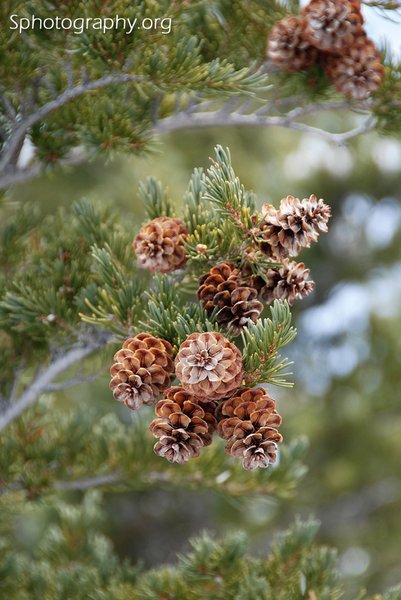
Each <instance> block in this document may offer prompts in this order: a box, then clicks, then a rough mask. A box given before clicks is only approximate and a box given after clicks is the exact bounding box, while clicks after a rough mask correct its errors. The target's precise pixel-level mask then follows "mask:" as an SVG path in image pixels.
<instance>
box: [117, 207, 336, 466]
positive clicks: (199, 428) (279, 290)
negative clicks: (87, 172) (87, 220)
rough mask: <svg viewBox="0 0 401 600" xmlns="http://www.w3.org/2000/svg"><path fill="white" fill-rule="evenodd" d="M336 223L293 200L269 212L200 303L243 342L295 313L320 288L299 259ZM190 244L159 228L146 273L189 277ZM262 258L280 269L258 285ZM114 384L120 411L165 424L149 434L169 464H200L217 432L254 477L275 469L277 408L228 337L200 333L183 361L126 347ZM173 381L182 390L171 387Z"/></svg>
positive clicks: (133, 344)
mask: <svg viewBox="0 0 401 600" xmlns="http://www.w3.org/2000/svg"><path fill="white" fill-rule="evenodd" d="M329 218H330V207H329V206H327V205H326V204H325V203H324V202H323V200H318V199H317V197H316V196H310V198H305V199H303V200H299V199H298V198H295V197H293V196H287V198H284V199H283V200H282V201H281V204H280V207H279V208H278V209H276V208H274V207H273V206H272V205H269V204H265V205H264V206H263V207H262V211H261V213H260V214H259V213H256V214H255V215H254V216H253V219H252V221H253V223H254V227H252V228H251V229H250V230H249V232H247V233H244V237H245V238H246V239H247V243H246V244H245V245H244V250H243V252H244V254H245V256H244V257H243V260H240V261H238V262H237V263H234V262H232V261H230V260H226V261H223V262H219V263H218V264H216V265H214V266H212V267H211V268H210V270H209V271H208V272H207V273H206V274H204V275H203V276H202V277H201V278H200V281H199V289H198V298H199V300H200V302H201V303H202V304H203V305H204V307H205V309H206V312H207V313H208V314H211V313H213V314H214V316H215V319H216V321H217V322H218V323H219V325H221V326H222V327H226V328H227V330H228V331H229V332H230V334H231V335H233V336H235V335H236V334H238V333H240V332H241V330H242V329H243V328H244V327H246V326H247V325H248V324H249V323H250V322H256V321H257V319H258V318H259V316H260V313H261V312H262V309H263V304H262V302H265V303H267V304H269V303H271V302H273V300H275V299H279V300H287V301H288V302H289V303H292V302H294V301H295V300H296V299H299V298H303V297H305V296H307V295H308V294H309V293H310V292H311V291H312V289H313V286H314V283H313V282H312V281H311V280H309V270H308V269H306V268H305V265H304V263H296V262H295V261H291V260H290V258H291V257H294V256H297V255H298V254H299V252H300V251H301V249H302V248H305V247H309V246H310V245H311V243H312V242H316V241H317V239H318V236H319V232H320V231H327V222H328V220H329ZM187 235H188V234H187V231H186V229H185V226H184V224H183V223H182V222H181V221H179V220H178V219H174V218H170V217H158V218H156V219H153V220H152V221H151V222H149V223H146V224H145V225H144V226H143V227H142V228H141V230H140V232H139V234H138V235H137V237H136V238H135V240H134V242H133V248H134V250H135V253H136V256H137V261H138V263H139V264H140V265H142V266H143V267H145V268H147V269H148V270H150V271H158V272H162V273H168V272H171V271H174V270H177V269H180V268H182V267H183V266H184V265H185V262H186V255H185V240H186V237H187ZM205 252H206V253H207V248H202V253H205ZM251 255H252V257H251ZM255 256H263V257H264V259H265V260H268V264H269V265H272V268H267V269H266V271H265V272H263V273H262V274H260V273H259V274H258V275H255V274H254V272H253V271H252V269H251V268H250V267H249V264H250V262H252V260H251V258H252V259H253V260H254V257H255ZM273 267H274V268H273ZM110 374H111V382H110V388H111V390H112V392H113V395H114V398H115V399H116V400H117V401H119V402H122V403H124V404H125V405H126V406H127V407H128V408H131V409H133V410H136V409H138V408H140V407H141V406H142V405H152V406H153V405H156V416H157V418H156V419H154V420H153V421H152V423H151V425H150V431H151V432H152V434H153V435H154V436H155V437H156V438H158V441H157V443H156V444H155V447H154V450H155V452H156V453H157V454H158V455H160V456H164V457H165V458H166V459H167V460H169V461H170V462H177V463H180V464H181V463H185V462H186V461H188V460H189V459H190V458H193V457H197V456H198V455H199V452H200V450H201V449H202V448H203V447H204V446H207V445H208V444H210V443H211V440H212V434H213V433H214V432H215V431H217V433H218V434H219V435H220V436H221V437H222V438H223V439H224V440H225V441H226V450H227V452H228V453H229V454H230V455H231V456H234V457H237V458H240V459H241V460H242V463H243V466H244V468H245V469H254V468H256V467H268V466H269V465H270V464H272V463H274V462H275V460H276V454H277V444H278V443H279V442H280V441H281V439H282V437H281V435H280V433H279V432H278V431H277V427H278V426H279V425H280V423H281V418H280V416H279V415H278V413H277V410H276V406H275V402H274V400H272V399H271V398H270V397H269V396H268V394H267V393H266V391H265V390H264V389H263V388H262V387H254V388H249V387H247V386H246V384H245V382H246V381H247V380H248V381H249V377H247V374H246V373H245V372H244V367H243V358H242V353H241V351H240V349H239V348H238V347H237V346H236V345H235V344H234V343H232V342H231V341H229V340H228V339H226V337H224V336H223V335H222V334H221V333H219V332H205V333H192V334H191V335H190V336H189V337H188V338H187V339H186V340H185V341H184V342H183V343H182V344H181V346H180V347H179V348H178V351H177V353H176V356H175V357H174V350H173V347H172V346H171V344H170V343H169V342H168V341H167V340H163V339H158V338H156V337H154V336H153V335H151V334H149V333H141V334H139V335H137V336H135V337H133V338H129V339H127V340H126V341H125V342H124V343H123V346H122V348H121V349H120V350H119V351H118V352H117V353H116V354H115V356H114V364H113V366H112V367H111V370H110ZM174 376H175V377H176V378H177V380H178V382H179V385H175V386H174V385H173V386H172V383H173V377H174ZM160 398H161V399H160Z"/></svg>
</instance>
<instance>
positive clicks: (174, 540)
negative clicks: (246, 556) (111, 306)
mask: <svg viewBox="0 0 401 600" xmlns="http://www.w3.org/2000/svg"><path fill="white" fill-rule="evenodd" d="M333 118H335V119H337V120H338V119H340V117H339V116H335V117H333V116H330V115H329V114H328V115H325V116H324V117H322V120H323V122H322V124H323V125H324V126H326V127H330V120H331V119H333ZM216 143H220V144H222V145H223V146H230V148H231V153H232V158H233V164H234V167H235V170H236V172H237V174H238V176H239V177H240V179H241V181H242V183H243V184H244V185H245V186H246V187H247V188H251V189H253V190H254V191H255V192H256V193H257V195H258V198H259V201H260V203H262V202H272V203H273V204H276V205H277V203H278V202H279V200H280V199H281V198H282V197H283V196H286V195H287V194H293V195H296V196H298V197H301V198H302V197H305V196H309V195H310V194H311V193H315V194H317V195H318V196H319V197H322V198H324V199H325V201H326V202H327V203H329V204H330V205H331V206H332V208H333V218H332V221H331V227H330V231H329V234H328V235H326V236H322V239H321V243H320V244H319V245H316V246H314V247H313V248H311V249H310V250H307V251H306V252H305V255H303V259H304V260H305V262H306V263H307V265H308V266H309V267H310V268H311V272H312V277H313V279H314V280H315V281H316V283H317V286H316V291H315V293H314V294H313V295H312V296H311V297H309V298H308V299H307V300H304V301H303V302H302V303H300V304H297V305H296V307H295V309H294V316H295V323H296V325H297V327H298V332H299V333H298V337H297V339H296V341H295V342H294V343H293V344H292V346H291V348H290V354H291V358H292V359H293V360H295V372H294V381H295V382H296V385H295V388H294V389H293V390H290V391H286V390H279V393H277V390H272V393H273V394H274V396H275V397H277V398H278V404H279V411H280V413H281V414H282V415H283V418H284V424H283V434H284V437H285V439H286V441H287V442H288V443H289V442H290V441H291V440H293V439H295V438H297V437H299V436H301V435H304V436H306V437H307V438H309V449H308V451H307V455H306V458H305V459H304V462H305V463H306V465H307V466H308V469H309V470H308V473H307V475H306V476H305V477H304V478H303V480H302V481H301V483H300V484H299V485H298V489H297V491H296V493H295V495H294V494H293V497H289V498H280V499H275V500H274V501H273V500H272V499H271V498H270V497H269V496H268V495H263V494H262V495H259V496H257V497H255V496H252V497H249V498H245V499H244V498H241V499H238V500H236V499H232V498H231V499H228V498H227V497H226V496H223V495H222V494H220V493H219V491H218V485H217V486H215V487H214V489H209V490H207V489H206V490H203V491H201V492H200V491H199V490H196V489H195V490H192V491H191V489H187V490H184V489H182V488H177V487H174V486H168V485H165V484H163V482H156V483H155V484H154V485H153V486H152V487H151V488H150V489H141V485H140V484H138V486H137V487H138V489H136V490H135V491H130V492H124V490H121V489H119V490H115V491H114V492H113V491H110V492H108V493H107V494H106V495H105V506H106V509H107V519H106V521H105V525H104V528H105V531H106V533H107V534H108V535H109V536H110V538H111V539H112V541H113V543H114V545H115V548H116V551H117V553H118V554H119V555H120V556H121V557H125V558H129V559H132V560H133V561H143V562H144V564H145V565H146V566H147V567H151V566H156V565H158V564H160V563H165V562H170V561H173V560H174V556H175V553H176V552H177V551H183V550H187V549H188V541H187V540H188V536H190V535H192V534H198V533H199V532H200V531H201V530H203V529H207V530H211V531H215V532H217V533H218V534H225V533H227V532H230V531H236V530H238V529H241V530H244V531H245V532H247V533H248V535H249V536H250V540H251V549H252V551H253V552H254V553H262V552H265V551H267V550H268V549H269V548H270V545H271V531H272V530H275V529H277V528H279V527H286V526H287V525H288V524H289V523H291V522H292V521H293V516H294V514H299V515H301V516H302V517H308V516H309V515H310V514H313V515H314V516H316V517H317V518H318V519H319V520H320V521H321V528H320V530H319V533H318V539H319V541H320V542H323V543H327V544H329V545H333V546H335V547H337V548H338V550H339V559H338V563H337V568H338V570H339V572H340V574H341V576H342V577H344V578H345V589H346V592H345V598H347V599H349V600H352V599H354V598H356V597H357V591H356V590H359V589H360V588H361V586H366V587H367V589H368V590H369V592H370V593H375V592H378V591H381V590H384V589H385V588H387V587H389V586H391V585H395V584H396V583H398V582H399V581H401V460H400V457H401V436H400V431H401V411H400V393H399V390H400V384H401V352H400V350H401V341H400V340H401V318H400V317H401V300H400V298H401V244H400V242H401V203H400V200H401V141H399V140H398V139H396V138H392V137H386V138H382V137H379V136H377V135H375V134H370V135H369V136H366V137H363V138H361V139H356V140H354V141H353V142H352V144H351V145H349V146H346V147H345V146H341V147H339V146H334V145H331V144H330V143H329V142H327V141H323V140H322V139H320V138H316V137H314V136H311V135H309V134H308V135H306V134H300V133H296V132H291V131H283V130H279V129H277V130H273V129H271V130H268V131H260V130H258V131H257V135H256V131H255V130H252V129H249V130H248V129H233V128H227V129H225V128H220V129H210V130H202V131H195V132H193V131H192V132H191V131H183V132H179V133H174V134H168V135H167V134H166V135H164V136H163V137H162V138H160V142H159V144H158V145H157V146H155V150H154V152H153V154H152V155H151V156H148V157H144V158H138V157H136V158H134V159H132V158H127V157H115V158H114V159H113V160H110V161H109V162H108V163H107V164H104V163H103V162H102V161H100V160H99V161H97V162H96V161H94V162H92V163H90V164H86V165H84V166H81V167H77V168H74V169H72V170H70V171H69V172H66V173H64V174H57V173H53V174H51V175H46V176H43V177H41V178H39V179H36V180H34V181H31V182H30V183H28V184H26V185H21V186H18V187H15V188H14V189H12V190H11V191H10V192H9V193H8V194H7V196H6V197H3V201H2V202H3V204H2V207H1V209H2V211H5V212H7V211H8V209H9V207H10V206H11V205H13V204H14V203H15V202H22V203H24V204H25V203H27V202H28V203H30V202H32V201H34V204H35V207H36V209H37V210H38V211H39V218H40V216H43V215H45V214H51V213H54V212H55V211H56V210H57V209H58V208H59V207H60V206H65V207H70V206H71V205H72V203H73V202H74V201H76V200H78V199H80V198H81V197H82V196H86V197H88V198H90V199H92V200H94V201H95V202H96V203H107V204H111V205H112V206H113V208H114V209H115V210H116V211H118V212H119V213H120V215H121V219H122V220H123V221H124V222H125V223H129V224H130V225H131V227H132V237H134V234H135V232H136V231H137V229H138V227H139V225H140V224H141V222H142V221H143V219H144V218H145V217H144V209H143V207H142V206H141V205H140V203H139V201H138V196H137V189H138V184H139V182H140V180H144V179H145V177H146V176H147V175H154V176H156V177H158V178H160V179H161V181H162V182H163V183H164V184H165V185H167V186H168V188H169V192H170V196H171V198H172V199H173V200H175V202H176V205H177V207H178V206H180V204H181V203H182V196H183V193H184V191H185V189H186V186H187V182H188V179H189V177H190V175H191V172H192V170H193V168H194V167H195V166H207V160H205V157H207V156H210V155H211V154H212V151H213V146H214V145H215V144H216ZM94 363H96V364H93V369H92V371H93V370H96V368H98V367H99V365H98V364H97V362H96V360H94ZM88 370H91V366H89V367H88ZM107 383H108V382H107V374H106V373H104V374H103V375H102V376H101V378H100V379H98V380H97V381H96V382H93V383H87V384H85V385H80V386H77V387H74V388H71V389H68V390H65V391H63V392H60V393H58V394H54V398H53V401H54V402H56V403H57V405H58V406H60V407H62V406H66V407H67V406H68V408H69V409H72V410H73V409H74V407H77V408H78V407H80V408H81V409H82V406H83V405H84V406H87V410H88V414H89V413H90V414H91V415H92V416H94V418H97V419H99V418H100V417H101V416H102V415H104V414H106V413H110V412H111V411H113V410H114V411H115V413H116V414H118V415H120V416H121V414H122V413H121V410H122V409H121V407H119V406H115V403H113V401H112V398H111V395H110V392H109V390H108V385H107ZM91 418H92V417H91ZM124 418H126V417H124ZM144 443H145V445H146V444H147V445H148V446H149V447H148V448H147V449H146V450H144V454H146V452H147V451H148V450H149V449H150V448H151V443H152V442H151V440H150V439H149V438H148V439H147V440H145V442H144ZM247 477H249V478H250V479H252V478H253V477H254V474H253V473H250V474H248V475H247ZM116 491H118V492H119V493H116ZM80 494H81V493H80V492H68V493H67V496H68V497H69V498H70V499H71V500H73V501H75V500H78V499H79V498H80ZM52 519H54V514H52V511H51V510H50V511H49V510H45V507H43V510H42V511H40V512H39V514H36V513H33V514H32V515H29V516H27V517H25V522H22V521H21V517H20V518H19V519H16V520H15V523H14V529H13V532H12V535H13V536H14V541H15V544H16V545H17V547H20V548H21V547H23V548H34V547H35V545H36V544H38V543H39V541H40V539H41V536H42V535H43V531H44V528H45V524H46V523H49V522H52ZM255 597H257V596H255Z"/></svg>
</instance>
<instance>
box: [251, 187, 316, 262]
mask: <svg viewBox="0 0 401 600" xmlns="http://www.w3.org/2000/svg"><path fill="white" fill-rule="evenodd" d="M262 216H263V224H262V232H261V237H262V239H263V241H262V242H261V243H260V249H261V250H262V252H264V253H265V254H267V255H268V256H270V257H272V258H276V259H277V260H279V261H282V260H284V259H285V258H288V256H298V254H299V253H300V251H301V248H309V247H310V245H311V242H316V241H317V238H318V235H319V234H318V232H317V231H316V229H314V228H313V227H312V226H311V224H310V223H309V222H308V220H307V219H306V218H305V210H304V206H303V204H302V202H301V200H299V198H295V197H294V196H287V197H286V198H283V199H282V200H281V202H280V208H279V210H277V209H275V208H274V206H272V205H271V204H265V205H263V207H262Z"/></svg>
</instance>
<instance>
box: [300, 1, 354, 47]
mask: <svg viewBox="0 0 401 600" xmlns="http://www.w3.org/2000/svg"><path fill="white" fill-rule="evenodd" d="M302 20H303V26H304V30H303V35H304V37H305V39H306V40H307V41H308V42H309V43H310V44H311V45H312V46H314V47H315V48H318V49H319V50H321V51H323V52H333V53H337V52H338V53H342V52H343V51H344V50H346V49H348V48H350V47H351V46H352V45H353V44H354V42H355V40H356V38H357V37H358V36H360V35H361V33H362V32H363V17H362V14H361V11H360V2H359V1H355V0H311V2H309V4H308V5H307V6H306V7H305V8H304V10H303V12H302Z"/></svg>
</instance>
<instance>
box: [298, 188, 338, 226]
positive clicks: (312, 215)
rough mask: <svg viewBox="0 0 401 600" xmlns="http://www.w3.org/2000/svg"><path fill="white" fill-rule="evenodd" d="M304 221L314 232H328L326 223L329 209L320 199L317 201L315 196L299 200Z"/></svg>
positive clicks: (328, 217)
mask: <svg viewBox="0 0 401 600" xmlns="http://www.w3.org/2000/svg"><path fill="white" fill-rule="evenodd" d="M301 205H302V210H303V215H304V221H305V223H307V225H309V226H310V227H311V229H314V230H315V231H316V232H317V231H318V230H319V229H320V231H323V232H324V233H327V232H328V230H329V229H328V227H327V223H328V221H329V219H330V217H331V208H330V206H329V205H328V204H325V203H324V201H323V200H322V198H320V199H319V200H318V198H317V196H315V194H312V195H311V196H309V198H304V199H303V200H301Z"/></svg>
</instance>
